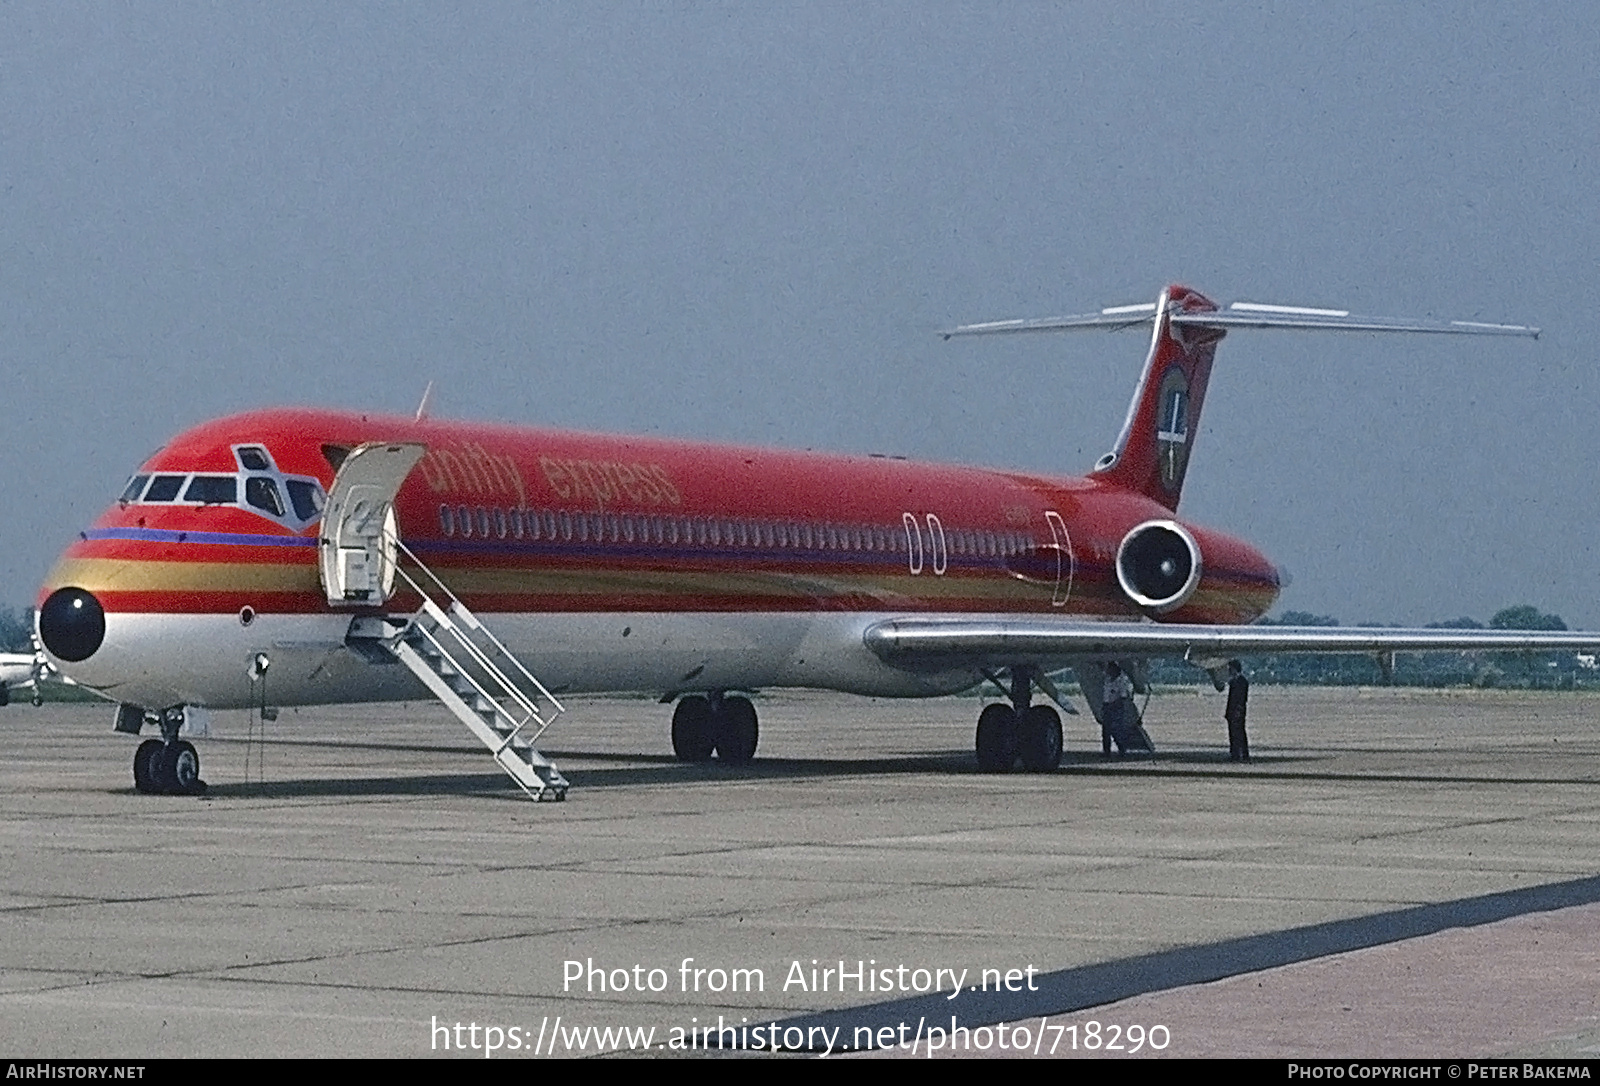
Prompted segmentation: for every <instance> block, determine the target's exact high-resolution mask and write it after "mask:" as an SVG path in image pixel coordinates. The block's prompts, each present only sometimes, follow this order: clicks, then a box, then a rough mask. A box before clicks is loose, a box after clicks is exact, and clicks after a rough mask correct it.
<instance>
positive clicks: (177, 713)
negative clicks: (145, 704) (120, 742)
mask: <svg viewBox="0 0 1600 1086" xmlns="http://www.w3.org/2000/svg"><path fill="white" fill-rule="evenodd" d="M119 714H120V710H119ZM119 720H120V715H119ZM181 727H183V707H182V706H179V707H177V708H175V709H168V710H166V711H165V712H163V713H162V714H161V736H162V738H160V739H146V740H145V741H144V742H143V743H140V744H139V749H138V750H136V751H134V754H133V787H134V790H135V791H137V792H141V793H144V794H145V795H167V796H198V795H202V794H203V793H204V792H205V790H206V782H205V781H203V780H201V779H200V752H199V751H197V750H195V749H194V744H193V743H191V742H189V741H188V740H186V739H179V738H178V729H179V728H181Z"/></svg>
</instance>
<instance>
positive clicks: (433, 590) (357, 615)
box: [37, 286, 1600, 798]
mask: <svg viewBox="0 0 1600 1086" xmlns="http://www.w3.org/2000/svg"><path fill="white" fill-rule="evenodd" d="M1135 326H1148V327H1149V329H1150V336H1151V340H1150V353H1149V358H1148V361H1147V362H1146V363H1145V367H1144V371H1143V374H1142V376H1141V377H1140V379H1139V384H1138V388H1137V390H1136V391H1135V393H1134V397H1133V403H1132V405H1131V407H1130V408H1129V411H1128V415H1127V419H1126V421H1125V422H1124V424H1123V427H1122V431H1121V435H1120V436H1119V437H1118V439H1117V441H1116V444H1115V446H1114V448H1113V449H1112V451H1111V452H1109V453H1107V454H1106V455H1105V456H1104V457H1102V458H1101V459H1100V460H1099V462H1098V463H1096V464H1095V466H1094V468H1093V470H1092V471H1091V472H1090V473H1089V474H1088V475H1087V476H1084V477H1081V478H1066V477H1053V476H1041V475H1029V474H1023V473H1020V472H1013V471H1004V470H981V469H977V468H969V467H955V466H949V465H940V464H924V463H913V462H909V461H905V460H900V459H889V458H881V457H866V456H862V457H852V456H825V455H813V454H810V453H796V452H778V451H770V450H764V449H753V448H736V447H728V446H719V445H705V444H691V443H688V442H680V441H665V440H656V439H650V438H640V437H612V436H599V435H592V434H581V433H569V432H563V431H557V430H545V429H525V428H520V427H508V426H489V425H474V424H468V423H462V422H445V421H433V420H429V419H426V418H425V417H423V412H422V411H419V412H418V417H417V418H415V419H412V418H405V417H394V418H383V417H376V416H372V417H369V416H366V415H360V414H345V413H334V412H328V411H314V410H269V411H259V412H253V413H249V414H243V415H236V416H233V417H231V418H224V419H220V420H217V421H215V422H209V423H206V424H204V425H201V426H198V427H196V428H194V429H192V430H190V431H188V432H186V433H184V434H181V435H179V436H178V437H176V438H174V439H173V440H172V441H171V443H170V444H168V445H167V446H165V447H164V448H162V449H161V450H160V451H158V452H157V453H156V454H155V455H154V456H152V457H151V458H150V459H149V460H148V461H147V462H146V463H145V464H144V465H143V466H142V467H140V468H139V470H138V471H137V472H136V473H135V474H134V475H133V476H132V478H131V479H129V481H128V483H127V485H126V487H125V489H124V490H123V491H122V494H121V497H120V498H119V499H118V500H117V501H116V502H115V503H114V504H113V505H112V506H111V507H110V508H109V509H108V510H107V511H106V512H105V514H104V515H103V516H101V517H100V519H99V520H97V521H96V522H95V523H94V525H93V526H92V527H90V528H88V529H87V530H85V531H84V532H83V533H82V534H81V537H80V538H79V539H78V540H76V541H75V542H74V543H73V544H72V545H71V546H70V547H69V548H68V549H67V551H66V552H65V553H64V554H63V555H62V557H61V559H60V560H59V562H58V563H57V564H56V566H55V568H54V569H53V571H52V572H51V573H50V575H49V579H48V581H47V582H46V583H45V585H44V587H43V588H42V590H41V592H40V595H39V599H38V620H37V636H38V641H39V644H40V646H41V647H42V649H43V651H44V652H45V653H46V654H47V656H48V660H49V663H50V665H51V666H53V667H54V668H56V669H58V670H59V671H60V672H61V673H62V674H64V675H65V676H67V677H68V678H70V679H72V680H74V681H76V682H78V683H80V684H82V685H84V686H87V687H90V688H92V689H94V690H96V691H98V692H99V693H100V694H101V695H102V696H104V697H105V698H107V699H109V700H111V701H114V702H116V703H117V712H116V729H117V730H119V731H122V732H127V733H131V734H134V735H137V734H138V733H139V732H140V731H141V730H142V729H143V728H144V727H145V726H147V725H153V726H154V727H156V728H158V729H159V731H160V735H161V737H160V738H159V739H158V738H150V739H147V740H145V741H144V742H143V743H142V744H141V745H140V746H139V748H138V751H137V753H136V754H135V756H134V766H133V772H134V783H135V785H136V787H137V788H138V789H139V790H140V791H144V792H191V791H198V790H199V789H200V788H202V787H203V784H202V783H201V780H200V764H199V757H198V755H197V753H196V751H195V748H194V746H193V745H192V744H190V743H189V742H188V741H187V740H185V739H183V738H181V737H180V734H179V732H180V727H181V725H182V723H183V720H184V715H185V711H186V709H187V707H214V708H246V707H254V708H258V709H261V710H264V711H265V710H268V709H270V708H275V707H277V706H283V705H311V704H327V703H334V702H350V701H367V700H403V699H411V698H416V697H419V696H423V695H424V694H426V693H431V694H432V695H434V696H436V697H438V698H439V699H440V700H441V701H443V702H444V703H445V705H446V706H448V707H449V708H450V709H451V711H452V712H453V713H454V714H455V715H456V716H457V717H458V718H459V719H460V720H461V721H462V722H463V723H464V724H466V725H467V726H468V727H469V728H470V729H472V731H473V732H474V733H475V734H476V735H477V736H478V737H479V738H480V739H481V740H482V741H483V742H484V743H485V745H486V746H487V747H488V749H489V750H490V752H491V753H492V754H493V755H494V757H495V759H496V760H497V761H498V762H499V763H500V765H501V766H502V767H503V768H505V769H506V771H507V772H508V773H510V774H511V776H512V777H513V778H514V779H516V780H517V782H518V783H519V784H520V785H521V786H522V787H523V788H524V789H525V790H526V791H527V792H528V794H529V795H531V796H534V797H536V798H544V797H554V798H561V797H563V796H565V794H566V790H567V781H566V779H565V778H564V777H563V776H562V775H561V773H560V771H559V770H558V769H557V768H556V767H555V766H554V765H552V764H551V763H550V762H549V760H548V759H546V758H545V757H544V756H543V755H542V754H540V753H539V751H538V749H537V747H536V743H537V742H538V739H539V736H540V735H541V734H542V733H543V731H544V729H545V728H547V727H548V726H549V724H550V722H551V721H552V720H553V719H554V716H555V714H556V713H558V712H560V711H561V705H560V703H559V701H558V700H557V695H558V694H563V693H568V692H586V691H647V692H650V693H652V694H658V695H660V696H661V697H662V700H663V703H670V702H673V701H675V702H676V703H677V704H676V708H675V710H674V711H673V713H672V725H671V735H672V747H673V750H674V751H675V752H676V754H677V756H678V757H679V758H682V759H685V760H687V761H703V760H707V759H711V758H716V759H719V760H721V761H724V762H728V763H732V764H740V763H744V762H748V761H749V760H750V759H751V758H752V757H753V756H754V755H755V751H756V742H757V736H758V727H757V719H756V710H755V708H754V705H753V704H752V702H751V700H750V699H749V697H747V696H746V695H747V694H749V693H750V692H753V691H757V690H761V689H768V688H775V687H812V688H820V689H828V690H838V691H846V692H851V693H856V694H865V695H873V696H878V697H929V696H935V695H943V694H950V693H954V692H958V691H962V690H967V689H970V688H972V687H975V686H976V685H978V684H979V683H982V682H986V681H991V682H994V683H995V684H996V685H997V686H999V687H1000V688H1001V689H1002V690H1004V691H1005V693H1006V698H1005V699H1004V700H1002V701H1000V702H997V703H995V704H991V705H989V706H988V707H987V708H985V709H984V710H983V712H982V715H981V716H980V718H979V721H978V725H977V733H976V744H975V745H976V752H977V760H978V763H979V765H980V766H981V767H982V768H983V769H985V770H988V771H997V772H998V771H1009V770H1011V769H1014V768H1016V767H1017V766H1018V765H1019V764H1020V766H1021V767H1022V768H1024V769H1026V770H1030V771H1036V772H1039V771H1049V770H1052V769H1054V768H1055V767H1056V766H1057V764H1058V763H1059V760H1060V757H1061V744H1062V732H1061V722H1060V716H1059V715H1058V714H1057V712H1056V710H1055V709H1054V708H1052V704H1051V703H1054V704H1056V705H1059V706H1060V707H1061V708H1063V709H1066V710H1067V711H1069V712H1070V711H1072V710H1071V706H1070V702H1069V697H1068V695H1067V694H1066V693H1065V692H1063V691H1062V689H1061V688H1060V685H1058V683H1057V681H1056V678H1053V677H1059V676H1061V675H1062V674H1063V673H1069V672H1075V674H1076V676H1077V678H1078V685H1079V686H1080V687H1081V689H1082V692H1083V694H1084V696H1085V698H1086V700H1087V701H1088V704H1089V706H1090V709H1091V711H1092V712H1093V713H1094V714H1095V716H1096V717H1097V718H1098V717H1099V716H1100V715H1101V698H1100V692H1101V683H1102V680H1103V676H1104V674H1105V664H1106V663H1108V662H1117V663H1119V664H1120V665H1121V666H1122V668H1123V670H1124V671H1126V672H1128V673H1129V674H1131V675H1133V676H1135V677H1138V676H1140V675H1141V674H1142V661H1144V660H1146V659H1148V658H1151V657H1178V658H1183V659H1186V660H1188V661H1190V662H1192V663H1194V664H1196V665H1197V666H1199V667H1202V668H1206V669H1208V670H1211V671H1212V673H1213V675H1214V676H1215V675H1216V674H1218V672H1219V669H1220V668H1221V667H1222V665H1223V664H1224V663H1225V661H1227V660H1228V658H1230V657H1233V656H1238V655H1245V654H1251V653H1263V652H1319V653H1326V652H1359V653H1372V654H1384V653H1392V652H1395V651H1404V652H1419V651H1430V650H1450V651H1462V650H1474V649H1545V650H1549V649H1579V648H1594V647H1600V633H1571V632H1564V631H1563V632H1554V633H1552V632H1521V631H1503V630H1437V629H1426V630H1406V629H1363V628H1353V627H1334V628H1326V627H1289V626H1263V625H1251V623H1252V622H1253V621H1254V620H1256V619H1257V618H1259V617H1261V616H1262V615H1263V614H1265V613H1266V611H1267V610H1268V608H1270V607H1271V606H1272V604H1273V602H1274V600H1275V599H1276V598H1277V596H1278V591H1279V586H1280V578H1279V573H1278V571H1277V570H1276V569H1275V568H1274V567H1273V565H1272V563H1270V562H1269V561H1268V560H1267V559H1266V558H1265V557H1263V556H1262V555H1261V554H1260V553H1259V552H1258V551H1257V550H1255V549H1254V548H1252V547H1251V546H1249V545H1248V544H1246V543H1244V542H1242V541H1240V540H1238V539H1234V538H1232V537H1230V536H1228V535H1225V534H1222V533H1220V532H1217V531H1213V530H1211V529H1209V528H1203V527H1200V526H1198V525H1196V524H1192V523H1188V522H1186V521H1184V520H1181V519H1179V517H1178V516H1177V508H1178V499H1179V497H1180V495H1181V494H1182V491H1183V481H1184V476H1185V473H1186V472H1187V470H1188V466H1189V460H1190V453H1191V451H1192V448H1193V443H1194V438H1195V434H1196V429H1197V426H1198V424H1199V421H1200V410H1201V407H1202V405H1203V404H1204V401H1205V393H1206V384H1207V381H1208V379H1209V377H1210V374H1211V366H1212V359H1213V356H1214V354H1215V352H1216V348H1217V344H1218V342H1219V341H1220V340H1221V339H1222V338H1223V336H1224V335H1226V334H1227V333H1228V332H1229V331H1230V330H1233V329H1236V328H1295V329H1335V330H1345V331H1407V332H1440V333H1459V334H1494V335H1530V336H1531V335H1536V334H1537V332H1536V330H1535V329H1531V328H1524V327H1521V326H1513V325H1490V324H1480V323H1473V322H1450V323H1422V322H1400V321H1389V320H1379V319H1367V318H1360V317H1352V316H1350V315H1349V314H1348V313H1345V312H1343V311H1337V310H1326V309H1303V308H1296V307H1287V306H1268V305H1254V304H1247V303H1235V304H1234V305H1232V306H1230V307H1228V308H1226V309H1223V308H1219V307H1218V306H1217V305H1215V304H1213V303H1212V302H1210V301H1208V300H1207V299H1206V298H1205V297H1203V296H1201V295H1200V294H1198V293H1196V292H1194V291H1192V290H1188V289H1186V288H1183V287H1177V286H1174V287H1170V288H1169V289H1167V290H1165V291H1163V292H1162V293H1161V295H1160V297H1159V298H1158V299H1157V300H1156V301H1155V302H1154V303H1153V304H1145V305H1139V306H1123V307H1117V308H1114V309H1108V310H1103V311H1101V312H1098V313H1093V314H1089V315H1087V316H1082V317H1062V318H1055V319H1050V320H1035V321H1005V322H998V323H992V324H981V325H968V326H964V327H961V328H956V329H953V330H952V331H951V332H949V333H947V338H948V336H950V335H968V334H980V333H999V332H1030V331H1054V330H1065V329H1079V328H1111V329H1114V328H1125V327H1135ZM1036 695H1037V696H1038V697H1039V698H1041V699H1042V700H1035V698H1036Z"/></svg>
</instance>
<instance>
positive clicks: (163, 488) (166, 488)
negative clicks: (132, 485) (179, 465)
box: [144, 475, 184, 502]
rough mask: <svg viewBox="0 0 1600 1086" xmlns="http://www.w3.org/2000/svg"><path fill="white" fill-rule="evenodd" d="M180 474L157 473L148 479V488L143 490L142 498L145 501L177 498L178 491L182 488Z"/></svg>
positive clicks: (163, 500)
mask: <svg viewBox="0 0 1600 1086" xmlns="http://www.w3.org/2000/svg"><path fill="white" fill-rule="evenodd" d="M183 478H184V477H183V476H182V475H157V476H156V477H155V478H154V479H152V480H151V481H150V489H149V490H147V491H145V493H144V500H145V501H147V502H171V501H177V500H178V491H179V490H181V489H183Z"/></svg>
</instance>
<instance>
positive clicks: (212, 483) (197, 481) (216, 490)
mask: <svg viewBox="0 0 1600 1086" xmlns="http://www.w3.org/2000/svg"><path fill="white" fill-rule="evenodd" d="M183 500H184V501H186V502H201V503H203V504H205V505H232V504H233V503H234V502H236V501H238V500H239V484H238V480H237V479H236V478H235V477H234V476H232V475H196V476H195V477H194V482H192V483H190V484H189V489H188V490H186V491H184V493H183Z"/></svg>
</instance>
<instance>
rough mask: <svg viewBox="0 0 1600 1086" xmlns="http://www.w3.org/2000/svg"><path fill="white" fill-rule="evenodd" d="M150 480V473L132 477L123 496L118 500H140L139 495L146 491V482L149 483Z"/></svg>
mask: <svg viewBox="0 0 1600 1086" xmlns="http://www.w3.org/2000/svg"><path fill="white" fill-rule="evenodd" d="M149 481H150V476H148V475H135V476H134V477H133V478H132V479H129V480H128V485H127V487H126V488H125V489H124V490H123V491H122V497H120V498H118V499H117V500H118V501H119V502H136V501H138V500H139V495H140V494H141V493H143V492H144V484H146V483H148V482H149Z"/></svg>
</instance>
